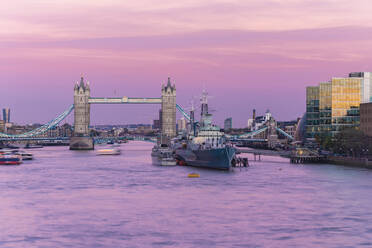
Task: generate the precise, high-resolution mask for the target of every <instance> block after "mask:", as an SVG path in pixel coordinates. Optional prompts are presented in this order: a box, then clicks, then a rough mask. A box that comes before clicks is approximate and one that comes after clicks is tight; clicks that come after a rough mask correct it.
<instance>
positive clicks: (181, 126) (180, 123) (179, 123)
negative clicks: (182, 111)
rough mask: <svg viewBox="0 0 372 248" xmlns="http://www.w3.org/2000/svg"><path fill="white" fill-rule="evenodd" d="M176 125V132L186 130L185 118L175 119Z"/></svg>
mask: <svg viewBox="0 0 372 248" xmlns="http://www.w3.org/2000/svg"><path fill="white" fill-rule="evenodd" d="M177 127H178V129H177V130H178V133H182V132H184V131H186V128H187V121H186V120H185V118H183V117H182V118H181V119H179V120H178V121H177Z"/></svg>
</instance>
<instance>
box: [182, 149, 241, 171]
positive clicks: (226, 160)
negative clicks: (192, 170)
mask: <svg viewBox="0 0 372 248" xmlns="http://www.w3.org/2000/svg"><path fill="white" fill-rule="evenodd" d="M176 154H177V158H178V159H179V160H181V161H184V162H185V163H186V164H187V165H189V166H194V167H203V168H210V169H218V170H229V169H230V168H231V164H232V160H233V159H234V157H235V149H234V148H232V147H225V148H216V149H209V150H188V149H179V150H177V151H176Z"/></svg>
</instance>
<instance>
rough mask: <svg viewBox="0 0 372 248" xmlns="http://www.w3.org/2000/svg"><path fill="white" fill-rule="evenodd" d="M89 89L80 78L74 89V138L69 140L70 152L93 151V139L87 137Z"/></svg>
mask: <svg viewBox="0 0 372 248" xmlns="http://www.w3.org/2000/svg"><path fill="white" fill-rule="evenodd" d="M89 98H90V87H89V83H86V82H85V81H84V78H83V77H81V78H80V83H78V82H76V84H75V87H74V135H73V136H74V137H72V138H71V140H70V149H71V150H91V149H94V146H93V139H92V138H90V137H89V124H90V104H89Z"/></svg>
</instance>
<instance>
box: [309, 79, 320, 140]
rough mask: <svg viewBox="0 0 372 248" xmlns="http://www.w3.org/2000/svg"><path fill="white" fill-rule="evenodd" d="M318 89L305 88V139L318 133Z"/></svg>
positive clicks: (312, 87)
mask: <svg viewBox="0 0 372 248" xmlns="http://www.w3.org/2000/svg"><path fill="white" fill-rule="evenodd" d="M319 123H320V119H319V87H318V86H315V87H314V86H311V87H306V138H314V137H315V135H316V134H318V133H319Z"/></svg>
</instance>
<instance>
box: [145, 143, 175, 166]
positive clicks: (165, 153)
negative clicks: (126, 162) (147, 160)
mask: <svg viewBox="0 0 372 248" xmlns="http://www.w3.org/2000/svg"><path fill="white" fill-rule="evenodd" d="M151 159H152V164H154V165H161V166H172V165H176V164H177V161H176V159H175V158H174V156H173V150H172V149H171V148H170V147H168V146H167V145H165V144H162V145H160V146H158V145H155V146H154V148H152V152H151Z"/></svg>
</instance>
